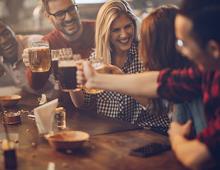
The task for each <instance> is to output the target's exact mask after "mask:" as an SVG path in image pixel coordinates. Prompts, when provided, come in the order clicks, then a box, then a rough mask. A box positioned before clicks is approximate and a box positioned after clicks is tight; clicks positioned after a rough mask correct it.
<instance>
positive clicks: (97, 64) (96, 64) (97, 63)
mask: <svg viewBox="0 0 220 170" xmlns="http://www.w3.org/2000/svg"><path fill="white" fill-rule="evenodd" d="M89 61H90V62H91V64H92V67H93V68H94V69H95V70H96V71H97V72H98V73H105V67H104V64H103V60H102V59H101V58H93V59H90V60H89ZM83 89H84V90H85V92H86V93H89V94H98V93H101V92H103V90H101V89H93V88H90V89H88V88H86V87H83Z"/></svg>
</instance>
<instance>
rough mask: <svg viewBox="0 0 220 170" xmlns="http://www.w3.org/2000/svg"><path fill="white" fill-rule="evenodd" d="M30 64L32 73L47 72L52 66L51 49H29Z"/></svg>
mask: <svg viewBox="0 0 220 170" xmlns="http://www.w3.org/2000/svg"><path fill="white" fill-rule="evenodd" d="M28 54H29V63H30V68H31V71H32V72H46V71H48V70H49V69H50V66H51V56H50V50H49V47H31V48H29V49H28Z"/></svg>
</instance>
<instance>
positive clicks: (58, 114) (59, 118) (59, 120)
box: [55, 107, 66, 130]
mask: <svg viewBox="0 0 220 170" xmlns="http://www.w3.org/2000/svg"><path fill="white" fill-rule="evenodd" d="M55 122H56V126H57V128H58V129H59V130H63V129H66V111H65V109H64V108H63V107H58V108H56V110H55Z"/></svg>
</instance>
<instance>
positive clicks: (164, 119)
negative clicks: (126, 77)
mask: <svg viewBox="0 0 220 170" xmlns="http://www.w3.org/2000/svg"><path fill="white" fill-rule="evenodd" d="M93 57H95V54H94V53H93V54H91V56H90V59H91V58H93ZM121 69H122V71H123V72H124V73H125V74H131V73H138V72H142V71H144V67H143V64H142V63H141V62H140V61H139V59H138V50H137V44H136V43H132V46H131V48H130V50H129V53H128V59H127V61H126V62H125V64H124V66H123V67H122V68H121ZM84 104H85V106H84V107H87V108H88V107H89V108H91V107H92V106H96V109H97V113H98V114H101V115H105V116H107V117H111V118H117V119H120V120H124V121H128V122H130V123H132V124H136V125H138V126H141V127H147V128H149V127H158V128H161V129H162V130H163V131H164V130H167V127H168V125H169V118H168V116H167V114H161V115H157V114H155V113H153V111H152V109H151V106H150V105H149V106H147V107H146V108H144V107H143V106H142V105H140V104H139V103H138V102H137V101H136V100H135V99H134V98H132V97H131V96H127V95H124V94H121V93H117V92H113V91H104V92H102V93H99V94H96V95H92V94H87V93H85V103H84Z"/></svg>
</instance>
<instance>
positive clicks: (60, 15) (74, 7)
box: [47, 4, 77, 20]
mask: <svg viewBox="0 0 220 170" xmlns="http://www.w3.org/2000/svg"><path fill="white" fill-rule="evenodd" d="M47 12H48V14H49V15H52V16H54V17H55V18H56V19H58V20H63V19H65V17H66V13H67V12H68V13H69V14H70V15H76V13H77V5H76V4H74V5H71V6H70V7H68V8H67V9H64V10H60V11H58V12H56V13H54V14H52V13H50V12H49V11H47Z"/></svg>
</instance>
